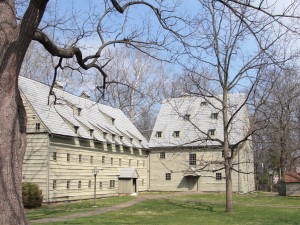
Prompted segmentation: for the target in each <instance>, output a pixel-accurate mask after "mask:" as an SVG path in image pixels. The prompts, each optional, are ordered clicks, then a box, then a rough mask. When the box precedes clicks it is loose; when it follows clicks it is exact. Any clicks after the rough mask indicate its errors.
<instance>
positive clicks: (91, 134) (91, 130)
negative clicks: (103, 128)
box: [90, 129, 94, 137]
mask: <svg viewBox="0 0 300 225" xmlns="http://www.w3.org/2000/svg"><path fill="white" fill-rule="evenodd" d="M93 135H94V130H93V129H90V136H91V137H93Z"/></svg>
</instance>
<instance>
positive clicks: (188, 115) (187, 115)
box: [183, 114, 191, 121]
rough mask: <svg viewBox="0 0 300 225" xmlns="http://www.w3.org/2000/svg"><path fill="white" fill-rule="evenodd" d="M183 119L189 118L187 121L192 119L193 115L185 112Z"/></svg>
mask: <svg viewBox="0 0 300 225" xmlns="http://www.w3.org/2000/svg"><path fill="white" fill-rule="evenodd" d="M183 119H184V120H187V121H190V119H191V115H190V114H185V115H184V116H183Z"/></svg>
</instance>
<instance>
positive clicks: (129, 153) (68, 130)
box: [19, 77, 148, 202]
mask: <svg viewBox="0 0 300 225" xmlns="http://www.w3.org/2000/svg"><path fill="white" fill-rule="evenodd" d="M19 88H20V91H21V95H22V98H23V101H24V105H25V109H26V113H27V119H28V122H27V148H26V154H25V158H24V165H23V181H24V182H35V183H37V184H38V185H39V186H40V188H41V189H42V191H43V196H44V201H45V202H55V201H66V200H78V199H87V198H92V197H93V196H94V195H93V194H94V173H93V171H94V170H95V169H96V170H97V171H98V174H97V176H96V179H97V180H96V193H97V197H101V196H108V195H117V194H119V193H124V192H126V193H129V192H137V191H144V190H147V189H148V183H147V181H148V179H147V177H148V175H147V167H148V165H147V163H148V161H147V156H148V153H147V142H146V140H145V138H144V137H143V136H142V135H141V134H140V132H139V131H138V130H137V129H136V127H135V126H134V125H133V124H132V123H131V122H130V120H129V119H128V118H127V117H126V116H125V115H124V113H123V112H122V111H121V110H119V109H115V108H112V107H109V106H106V105H103V104H99V103H96V102H94V101H91V100H90V99H89V95H88V93H83V94H82V95H81V97H78V96H75V95H72V94H70V93H67V92H65V91H63V90H62V85H61V84H60V83H57V84H56V86H55V88H54V89H53V92H54V93H53V95H51V96H50V97H49V91H50V87H49V86H47V85H45V84H42V83H39V82H36V81H33V80H31V79H28V78H24V77H20V78H19ZM128 171H130V172H131V173H128ZM124 174H126V177H123V176H121V177H120V175H124ZM130 174H131V175H132V177H130ZM124 180H129V181H131V182H129V183H126V184H125V182H124ZM120 181H121V182H120ZM120 184H121V186H120ZM122 185H123V186H122ZM124 186H125V187H124ZM119 188H120V191H119Z"/></svg>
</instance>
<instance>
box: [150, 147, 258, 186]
mask: <svg viewBox="0 0 300 225" xmlns="http://www.w3.org/2000/svg"><path fill="white" fill-rule="evenodd" d="M160 152H165V159H161V158H160ZM190 153H195V154H196V157H197V165H196V166H190V165H189V154H190ZM251 154H253V153H252V152H251V151H250V148H244V149H242V150H241V151H240V154H239V159H238V156H237V157H235V159H234V163H236V164H238V163H237V162H238V160H239V161H240V165H239V166H237V165H236V166H235V167H234V168H235V169H236V170H238V169H240V171H241V173H237V172H235V171H232V185H233V191H235V192H249V191H254V188H255V187H254V173H253V172H254V171H253V157H251ZM149 157H150V159H149V161H150V165H149V168H150V190H151V191H197V190H198V191H225V171H224V169H221V166H220V165H218V164H217V163H214V162H217V161H219V162H220V161H222V160H223V158H222V151H221V150H220V149H206V150H204V149H201V150H200V149H180V148H177V149H176V148H175V149H169V148H168V149H167V148H161V149H155V150H151V153H150V156H149ZM250 158H252V161H251V159H250ZM192 167H194V168H202V169H199V171H200V176H199V177H198V178H192V177H197V176H196V174H194V176H192V175H193V173H189V172H187V171H190V170H191V168H192ZM219 169H220V170H219ZM212 171H215V172H212ZM166 173H170V174H171V180H166ZM216 173H221V174H222V179H221V180H217V179H216ZM238 184H239V185H238Z"/></svg>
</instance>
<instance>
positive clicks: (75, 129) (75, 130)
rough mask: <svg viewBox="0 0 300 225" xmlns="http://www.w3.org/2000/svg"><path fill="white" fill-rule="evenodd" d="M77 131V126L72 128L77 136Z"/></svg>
mask: <svg viewBox="0 0 300 225" xmlns="http://www.w3.org/2000/svg"><path fill="white" fill-rule="evenodd" d="M78 129H79V127H78V126H74V132H75V134H78Z"/></svg>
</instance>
